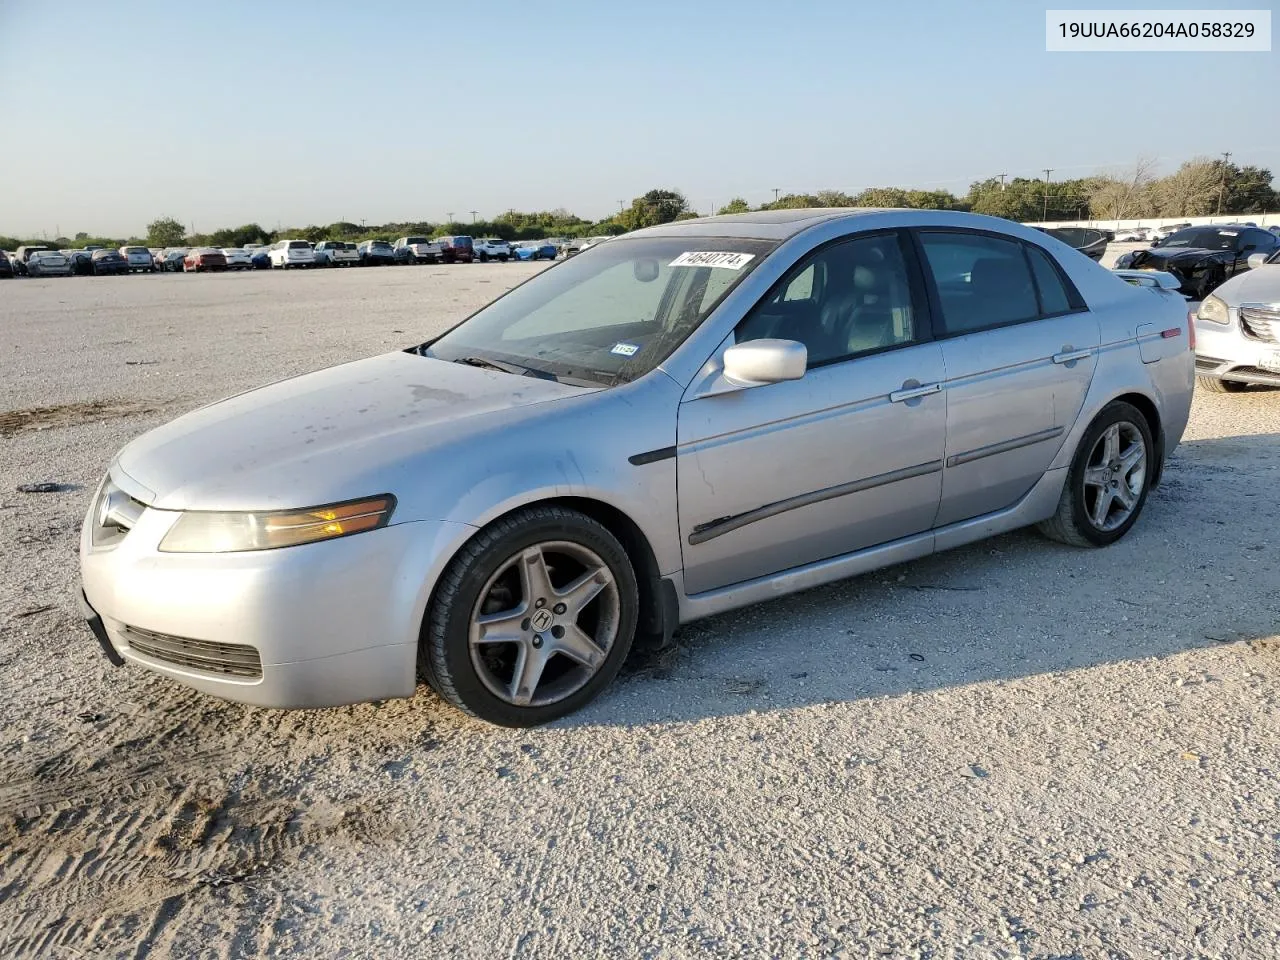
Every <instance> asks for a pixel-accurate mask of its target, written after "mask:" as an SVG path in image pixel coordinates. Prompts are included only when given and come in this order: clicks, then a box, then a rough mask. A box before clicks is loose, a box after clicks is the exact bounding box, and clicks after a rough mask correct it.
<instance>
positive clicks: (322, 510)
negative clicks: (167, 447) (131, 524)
mask: <svg viewBox="0 0 1280 960" xmlns="http://www.w3.org/2000/svg"><path fill="white" fill-rule="evenodd" d="M395 505H396V498H395V497H393V496H391V494H389V493H387V494H382V495H381V496H377V497H371V498H369V499H368V500H349V501H347V502H345V503H333V504H329V505H328V506H323V507H307V508H306V509H303V510H272V511H264V512H262V513H212V512H210V513H203V512H191V513H184V514H182V515H181V516H179V517H178V520H177V522H176V523H174V525H173V526H172V527H170V528H169V532H168V533H166V534H165V535H164V539H163V540H161V541H160V551H161V552H162V553H237V552H241V551H245V550H275V549H277V548H278V547H292V546H296V545H298V544H302V543H315V542H317V541H319V540H333V539H336V538H338V537H349V536H351V535H352V534H353V533H363V532H364V531H366V530H377V529H378V528H379V527H385V526H386V525H387V524H388V523H389V522H390V521H391V512H392V511H393V510H394V509H395Z"/></svg>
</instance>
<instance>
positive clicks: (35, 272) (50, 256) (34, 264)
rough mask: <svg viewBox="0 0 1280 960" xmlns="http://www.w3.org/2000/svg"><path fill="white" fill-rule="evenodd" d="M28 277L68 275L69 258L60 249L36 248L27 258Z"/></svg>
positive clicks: (69, 268) (69, 267)
mask: <svg viewBox="0 0 1280 960" xmlns="http://www.w3.org/2000/svg"><path fill="white" fill-rule="evenodd" d="M27 276H29V277H69V276H71V260H70V258H69V257H67V255H66V254H64V253H63V252H62V251H60V250H36V251H35V252H34V253H32V254H31V257H30V258H29V259H28V260H27Z"/></svg>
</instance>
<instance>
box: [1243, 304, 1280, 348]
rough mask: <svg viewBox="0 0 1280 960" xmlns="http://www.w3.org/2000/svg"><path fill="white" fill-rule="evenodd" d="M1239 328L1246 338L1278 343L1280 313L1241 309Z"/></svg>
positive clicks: (1279, 338) (1279, 336) (1279, 337)
mask: <svg viewBox="0 0 1280 960" xmlns="http://www.w3.org/2000/svg"><path fill="white" fill-rule="evenodd" d="M1240 328H1241V329H1242V330H1243V331H1244V335H1245V336H1246V337H1253V339H1255V340H1264V341H1266V342H1267V343H1280V312H1273V311H1270V310H1257V309H1253V308H1246V307H1241V308H1240Z"/></svg>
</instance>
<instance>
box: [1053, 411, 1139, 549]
mask: <svg viewBox="0 0 1280 960" xmlns="http://www.w3.org/2000/svg"><path fill="white" fill-rule="evenodd" d="M1112 428H1118V434H1119V442H1118V444H1119V445H1118V450H1117V455H1116V456H1115V457H1112V458H1110V459H1108V458H1107V457H1106V455H1105V449H1104V450H1103V451H1102V452H1103V454H1104V456H1103V459H1102V460H1101V462H1099V463H1095V464H1093V465H1091V463H1090V461H1091V460H1096V459H1097V457H1096V454H1097V453H1098V452H1099V450H1100V448H1101V447H1102V444H1103V441H1104V436H1105V435H1106V434H1107V433H1108V431H1109V430H1111V429H1112ZM1138 439H1141V442H1142V456H1143V460H1142V462H1141V468H1142V470H1141V477H1140V479H1138V480H1137V489H1136V490H1135V489H1134V483H1133V480H1134V474H1135V473H1137V469H1138V467H1137V466H1136V465H1135V466H1130V467H1127V468H1126V467H1125V466H1124V465H1123V461H1124V459H1125V456H1126V455H1127V454H1128V453H1129V451H1131V450H1132V443H1133V442H1136V440H1138ZM1126 442H1128V443H1129V446H1125V444H1126ZM1154 456H1155V444H1154V443H1153V442H1152V439H1151V427H1150V426H1149V425H1148V424H1147V418H1146V417H1144V416H1143V415H1142V411H1140V410H1139V409H1138V408H1137V407H1135V406H1133V405H1132V404H1128V403H1125V402H1123V401H1120V400H1117V401H1113V402H1112V403H1109V404H1107V405H1106V406H1105V407H1104V408H1103V409H1102V412H1101V413H1099V414H1098V416H1097V417H1095V418H1094V421H1093V423H1091V424H1089V429H1087V430H1086V431H1085V432H1084V436H1082V437H1081V438H1080V445H1079V446H1078V447H1077V448H1076V453H1075V456H1074V457H1072V459H1071V468H1070V469H1069V470H1068V471H1067V481H1066V484H1065V485H1064V486H1063V490H1062V497H1061V499H1059V501H1058V509H1057V511H1056V512H1055V513H1054V515H1053V516H1052V517H1050V518H1049V519H1048V520H1044V521H1042V522H1041V523H1039V524H1037V528H1038V529H1039V530H1040V532H1041V533H1042V534H1044V535H1045V536H1046V537H1048V538H1049V539H1050V540H1057V541H1058V542H1059V543H1065V544H1068V545H1069V546H1073V547H1105V546H1108V545H1109V544H1112V543H1115V542H1116V541H1117V540H1119V539H1120V538H1121V537H1123V536H1124V535H1125V534H1126V533H1128V532H1129V528H1130V527H1132V526H1133V525H1134V523H1136V522H1137V519H1138V517H1139V516H1140V515H1141V514H1142V508H1143V506H1144V505H1145V504H1146V502H1147V494H1148V493H1149V492H1150V490H1151V476H1152V472H1153V469H1154V467H1155V463H1154V460H1153V458H1154ZM1117 462H1118V463H1119V464H1120V465H1119V466H1113V464H1116V463H1117ZM1109 468H1110V471H1111V472H1108V469H1109ZM1117 471H1119V472H1117ZM1098 478H1102V479H1103V482H1102V483H1101V484H1100V485H1099V484H1098V483H1096V482H1094V481H1096V480H1097V479H1098ZM1108 480H1109V481H1110V482H1109V483H1108V482H1107V481H1108ZM1090 490H1092V491H1093V494H1094V496H1093V499H1092V501H1091V500H1090V496H1089V492H1090ZM1121 490H1123V491H1124V493H1125V494H1126V495H1127V496H1128V497H1131V498H1132V503H1131V504H1130V505H1126V504H1124V503H1123V501H1122V499H1121V493H1120V491H1121ZM1102 497H1110V499H1108V500H1107V505H1106V506H1105V507H1103V510H1105V512H1106V515H1105V517H1104V520H1105V522H1104V523H1101V524H1100V523H1098V522H1097V520H1096V519H1095V517H1096V514H1097V513H1098V512H1099V511H1098V510H1096V509H1095V508H1097V507H1098V506H1099V499H1100V498H1102ZM1117 504H1119V508H1117ZM1124 509H1127V511H1128V512H1127V513H1125V514H1124V515H1123V516H1121V515H1120V512H1121V511H1122V510H1124Z"/></svg>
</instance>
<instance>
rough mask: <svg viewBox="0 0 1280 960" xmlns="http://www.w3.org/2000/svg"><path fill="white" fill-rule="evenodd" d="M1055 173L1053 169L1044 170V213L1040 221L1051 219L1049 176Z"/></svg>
mask: <svg viewBox="0 0 1280 960" xmlns="http://www.w3.org/2000/svg"><path fill="white" fill-rule="evenodd" d="M1051 173H1053V168H1052V167H1045V168H1044V211H1043V212H1042V213H1041V214H1040V221H1041V222H1042V223H1043V222H1046V221H1048V219H1049V174H1051Z"/></svg>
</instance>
